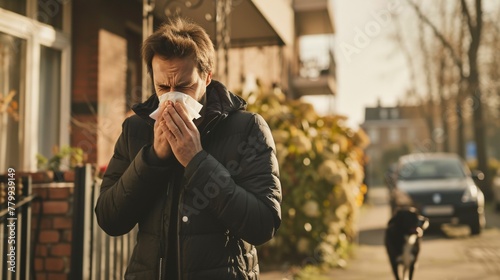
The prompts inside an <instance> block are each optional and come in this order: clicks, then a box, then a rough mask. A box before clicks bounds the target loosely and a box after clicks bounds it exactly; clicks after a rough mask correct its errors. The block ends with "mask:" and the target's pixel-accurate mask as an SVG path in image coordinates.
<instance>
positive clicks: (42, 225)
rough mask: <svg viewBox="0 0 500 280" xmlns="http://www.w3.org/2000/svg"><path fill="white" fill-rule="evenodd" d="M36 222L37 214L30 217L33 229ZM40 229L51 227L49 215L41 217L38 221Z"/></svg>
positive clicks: (35, 226)
mask: <svg viewBox="0 0 500 280" xmlns="http://www.w3.org/2000/svg"><path fill="white" fill-rule="evenodd" d="M37 224H38V215H36V216H34V217H32V219H31V226H32V228H33V229H36V228H37ZM40 229H52V219H51V218H49V217H45V218H42V220H41V221H40Z"/></svg>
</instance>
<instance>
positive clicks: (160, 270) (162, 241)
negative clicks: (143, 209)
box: [158, 181, 171, 280]
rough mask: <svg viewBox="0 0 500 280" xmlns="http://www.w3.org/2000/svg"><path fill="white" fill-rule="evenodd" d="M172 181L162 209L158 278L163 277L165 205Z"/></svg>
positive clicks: (168, 186)
mask: <svg viewBox="0 0 500 280" xmlns="http://www.w3.org/2000/svg"><path fill="white" fill-rule="evenodd" d="M170 186H171V181H169V182H168V185H167V194H166V196H167V198H166V201H165V203H164V204H163V207H162V209H161V236H160V266H159V268H158V279H159V280H162V277H163V260H164V257H165V207H166V205H167V204H168V194H169V192H170Z"/></svg>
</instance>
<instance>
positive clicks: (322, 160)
mask: <svg viewBox="0 0 500 280" xmlns="http://www.w3.org/2000/svg"><path fill="white" fill-rule="evenodd" d="M245 98H246V99H247V100H248V101H249V108H248V109H249V110H250V111H253V112H258V113H259V114H261V115H262V116H263V117H264V119H265V120H266V121H267V122H268V124H269V126H270V128H271V131H272V134H273V137H274V140H275V143H276V150H277V157H278V162H279V165H280V177H281V183H282V189H283V203H282V225H281V227H280V229H279V230H278V233H277V235H276V236H275V238H274V239H273V240H271V241H270V242H268V243H267V244H265V245H263V246H261V248H260V251H259V253H260V256H259V257H260V258H261V259H263V260H264V261H265V262H267V263H276V264H278V263H280V264H282V263H284V262H288V263H293V264H301V265H303V264H305V263H308V264H318V265H319V264H321V265H325V264H326V265H329V266H339V265H342V264H344V263H345V258H346V257H347V253H348V249H349V247H350V244H351V243H352V242H353V241H354V239H355V237H356V233H357V230H356V226H355V219H356V215H357V209H358V208H359V206H360V205H361V203H362V199H363V193H362V192H361V191H360V189H361V187H362V181H363V177H364V174H363V164H364V162H363V159H364V153H363V148H364V147H365V146H366V145H367V142H368V138H367V137H366V135H365V134H364V133H363V132H362V131H361V130H360V131H354V130H352V129H350V128H348V127H347V126H346V125H345V124H344V122H345V118H344V117H342V116H324V117H320V116H319V115H318V114H317V113H316V112H315V110H314V108H313V107H312V105H310V104H308V103H304V102H301V101H298V100H287V99H285V97H284V95H283V93H281V91H279V90H277V89H276V90H274V92H269V93H263V92H254V93H252V94H250V95H248V96H245Z"/></svg>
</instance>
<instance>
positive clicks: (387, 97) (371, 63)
mask: <svg viewBox="0 0 500 280" xmlns="http://www.w3.org/2000/svg"><path fill="white" fill-rule="evenodd" d="M331 1H332V5H333V11H334V18H335V19H334V20H335V28H336V30H335V36H334V38H335V39H334V44H333V47H334V52H335V59H336V63H337V95H336V97H335V101H334V105H333V106H334V111H335V112H336V113H338V114H340V115H345V116H347V117H348V120H347V124H348V125H349V126H351V127H353V128H357V127H358V126H359V125H360V124H361V123H362V122H363V121H364V109H365V107H372V106H376V105H377V101H378V100H380V102H381V104H382V106H394V105H396V104H397V100H398V98H402V96H404V93H405V91H406V88H407V85H408V80H409V78H408V77H409V75H408V71H407V66H406V64H405V61H404V58H403V56H402V54H401V52H400V51H399V50H398V49H397V46H396V44H395V43H394V41H393V40H392V39H391V38H390V35H391V34H392V32H393V28H394V26H393V23H392V22H391V16H390V15H389V13H388V12H389V11H392V12H395V13H396V14H397V15H401V16H404V15H405V13H407V12H409V11H408V9H409V8H408V7H406V6H404V5H403V4H404V0H331ZM311 102H314V101H311ZM314 103H315V106H316V108H317V109H318V111H319V112H321V111H322V110H324V109H325V107H323V108H322V107H321V106H320V104H317V102H314ZM322 104H329V103H328V102H326V103H325V102H323V103H322Z"/></svg>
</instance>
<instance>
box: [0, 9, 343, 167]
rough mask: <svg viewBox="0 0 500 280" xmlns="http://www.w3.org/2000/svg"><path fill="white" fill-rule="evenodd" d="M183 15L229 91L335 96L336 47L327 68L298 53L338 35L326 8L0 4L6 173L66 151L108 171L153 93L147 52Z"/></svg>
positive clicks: (0, 144)
mask: <svg viewBox="0 0 500 280" xmlns="http://www.w3.org/2000/svg"><path fill="white" fill-rule="evenodd" d="M177 15H180V16H183V17H187V18H190V19H192V20H194V21H195V22H198V23H199V24H201V25H202V26H203V27H204V28H205V29H206V30H207V32H208V33H209V35H210V37H211V38H212V40H213V42H214V45H215V46H216V49H217V54H218V55H217V67H216V69H217V71H216V73H215V75H214V78H215V79H219V80H221V81H222V82H224V83H226V84H227V85H228V88H230V89H231V90H233V91H238V90H241V89H243V87H244V86H245V84H252V83H251V82H252V81H253V80H254V81H258V82H259V85H261V86H264V87H267V88H272V87H273V86H279V87H280V88H282V89H283V90H284V91H285V92H286V93H287V96H289V97H290V98H299V97H301V96H305V95H330V96H333V95H334V94H335V91H336V89H335V63H334V59H333V57H334V55H333V52H332V51H331V49H332V48H330V47H329V46H324V48H323V49H324V50H325V49H326V51H325V55H323V56H322V57H323V60H325V61H326V62H325V61H322V62H320V63H318V61H314V59H310V58H304V57H301V50H300V41H301V38H303V37H304V36H310V35H322V36H327V37H331V36H333V33H334V21H333V13H332V11H331V3H330V1H329V0H314V1H311V0H294V1H291V0H276V1H266V0H232V1H229V0H220V1H204V0H197V1H187V0H183V1H170V0H156V1H152V0H128V1H118V0H107V1H99V0H87V1H84V0H74V1H69V0H37V1H35V0H0V66H1V67H0V77H1V78H0V97H1V98H2V99H1V100H0V102H1V103H0V105H1V106H0V132H1V134H0V135H1V136H0V155H1V156H0V168H1V169H2V170H6V168H8V167H16V168H17V169H19V170H23V171H36V170H37V162H36V154H42V155H44V156H46V157H50V156H51V155H52V153H53V147H54V146H58V147H61V146H64V145H70V146H74V147H80V148H82V149H83V150H84V152H85V157H86V158H85V161H86V162H90V163H94V164H97V165H99V166H101V165H105V164H107V161H108V160H109V158H110V156H111V154H112V151H113V145H114V143H115V141H116V138H117V137H118V135H119V133H120V130H121V127H120V125H119V124H120V123H121V122H122V121H123V119H124V118H125V117H126V116H127V115H128V114H130V107H131V105H132V104H134V103H137V102H140V101H141V100H143V99H144V98H145V97H147V96H149V95H150V94H152V92H151V87H150V86H149V87H148V84H147V83H148V79H147V76H146V73H145V71H144V65H143V63H142V61H141V57H140V46H141V43H142V41H143V40H144V38H145V37H146V36H147V35H148V34H150V33H151V32H152V30H154V28H155V27H156V26H158V25H159V24H160V23H161V22H163V21H164V20H165V19H167V18H169V17H172V16H177ZM216 19H219V20H216ZM325 57H326V59H325Z"/></svg>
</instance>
